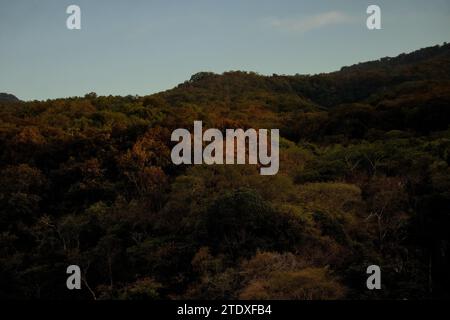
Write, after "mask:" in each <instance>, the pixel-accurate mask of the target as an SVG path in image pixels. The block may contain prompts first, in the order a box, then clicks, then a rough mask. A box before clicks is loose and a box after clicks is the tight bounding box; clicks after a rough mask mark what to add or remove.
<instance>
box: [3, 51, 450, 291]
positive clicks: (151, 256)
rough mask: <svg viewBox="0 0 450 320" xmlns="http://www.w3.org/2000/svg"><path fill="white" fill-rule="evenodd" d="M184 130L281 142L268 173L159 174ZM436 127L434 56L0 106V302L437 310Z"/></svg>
mask: <svg viewBox="0 0 450 320" xmlns="http://www.w3.org/2000/svg"><path fill="white" fill-rule="evenodd" d="M293 72H295V70H294V71H293ZM0 89H1V88H0ZM194 120H202V121H203V123H204V127H205V128H219V129H225V128H244V129H245V128H268V129H272V128H274V129H280V135H281V137H282V139H281V142H280V144H281V146H280V171H279V173H278V174H277V175H275V176H261V175H260V174H259V172H258V168H257V167H256V166H251V165H249V166H247V165H213V166H206V165H195V166H175V165H173V164H172V162H171V159H170V150H171V148H172V146H173V143H171V141H170V135H171V132H172V131H173V130H174V129H176V128H192V126H193V121H194ZM449 124H450V45H448V44H444V45H442V46H435V47H431V48H426V49H421V50H418V51H416V52H413V53H410V54H402V55H400V56H398V57H395V58H383V59H380V60H378V61H373V62H366V63H360V64H358V65H354V66H350V67H344V68H342V69H341V70H340V71H337V72H333V73H328V74H318V75H311V76H310V75H295V76H286V75H273V76H262V75H258V74H256V73H248V72H241V71H236V72H226V73H224V74H221V75H218V74H213V73H208V72H201V73H198V74H195V75H193V76H192V78H191V79H190V80H189V81H186V82H185V83H183V84H180V85H179V86H177V87H176V88H173V89H171V90H168V91H165V92H161V93H157V94H153V95H149V96H143V97H137V96H126V97H117V96H97V95H96V94H95V93H90V94H87V95H86V96H84V97H74V98H66V99H56V100H47V101H30V102H22V101H19V100H9V99H5V100H0V148H1V149H0V150H1V153H0V171H1V173H0V243H1V245H0V298H51V299H61V298H67V299H68V298H77V299H145V298H149V299H168V298H169V299H181V298H185V299H200V298H201V299H234V298H240V299H379V298H389V299H405V298H406V299H417V298H442V297H447V298H448V297H450V289H449V288H450V274H449V270H450V245H449V244H450V243H449V237H450V232H449V230H450V167H449V165H450V127H449ZM71 264H77V265H79V266H80V267H81V268H82V271H83V283H82V290H80V291H77V290H74V291H69V290H67V289H66V277H67V275H66V267H67V266H68V265H71ZM372 264H377V265H379V266H380V267H381V269H382V281H383V289H382V290H374V291H369V290H367V288H366V278H367V274H366V268H367V266H369V265H372Z"/></svg>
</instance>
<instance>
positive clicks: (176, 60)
mask: <svg viewBox="0 0 450 320" xmlns="http://www.w3.org/2000/svg"><path fill="white" fill-rule="evenodd" d="M70 4H76V5H79V6H80V7H81V13H82V17H81V20H82V29H81V30H68V29H67V28H66V19H67V17H68V15H67V14H66V8H67V6H68V5H70ZM370 4H377V5H379V6H380V7H381V10H382V27H383V29H382V30H375V31H369V30H368V29H367V28H366V18H367V14H366V8H367V6H368V5H370ZM449 40H450V0H429V1H426V0H395V1H393V0H389V1H387V0H378V1H365V0H340V1H336V0H315V1H302V0H270V1H269V0H240V1H235V0H222V1H216V0H198V1H190V0H183V1H181V0H179V1H170V0H165V1H163V0H161V1H156V0H155V1H152V0H146V1H144V0H70V1H66V0H0V92H8V93H12V94H15V95H16V96H18V97H19V98H21V99H24V100H30V99H40V100H41V99H47V98H56V97H68V96H80V95H84V94H85V93H87V92H91V91H95V92H97V93H98V94H101V95H108V94H113V95H126V94H139V95H145V94H150V93H153V92H158V91H161V90H166V89H169V88H172V87H173V86H175V85H177V84H178V83H180V82H183V81H185V80H187V79H189V78H190V76H191V75H192V74H194V73H196V72H199V71H213V72H217V73H221V72H223V71H228V70H246V71H256V72H259V73H262V74H272V73H278V74H295V73H302V74H306V73H319V72H327V71H333V70H337V69H339V68H340V67H342V66H344V65H350V64H354V63H357V62H361V61H367V60H372V59H378V58H380V57H384V56H393V55H397V54H399V53H402V52H409V51H412V50H415V49H419V48H422V47H426V46H430V45H435V44H442V43H443V42H445V41H447V42H449Z"/></svg>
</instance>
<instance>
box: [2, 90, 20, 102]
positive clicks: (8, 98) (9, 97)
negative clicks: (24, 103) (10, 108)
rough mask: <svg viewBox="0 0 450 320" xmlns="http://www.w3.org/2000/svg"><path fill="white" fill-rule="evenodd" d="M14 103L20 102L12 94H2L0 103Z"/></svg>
mask: <svg viewBox="0 0 450 320" xmlns="http://www.w3.org/2000/svg"><path fill="white" fill-rule="evenodd" d="M14 101H20V100H19V99H18V98H17V97H16V96H14V95H12V94H9V93H1V92H0V102H14Z"/></svg>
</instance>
